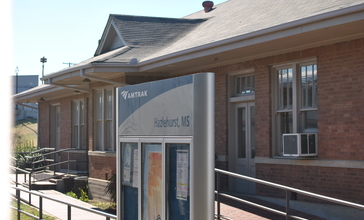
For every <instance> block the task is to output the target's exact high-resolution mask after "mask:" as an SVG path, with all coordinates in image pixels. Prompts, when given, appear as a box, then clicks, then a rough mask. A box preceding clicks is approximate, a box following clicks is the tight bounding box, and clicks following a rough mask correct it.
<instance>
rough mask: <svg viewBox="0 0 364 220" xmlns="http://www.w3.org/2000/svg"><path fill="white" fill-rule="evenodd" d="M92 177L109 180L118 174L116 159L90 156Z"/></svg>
mask: <svg viewBox="0 0 364 220" xmlns="http://www.w3.org/2000/svg"><path fill="white" fill-rule="evenodd" d="M89 159H90V161H89V162H90V165H89V167H90V177H92V178H98V179H103V180H107V179H109V178H110V177H111V176H112V174H115V173H116V157H108V156H89Z"/></svg>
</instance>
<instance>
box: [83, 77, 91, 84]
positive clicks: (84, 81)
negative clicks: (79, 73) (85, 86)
mask: <svg viewBox="0 0 364 220" xmlns="http://www.w3.org/2000/svg"><path fill="white" fill-rule="evenodd" d="M82 82H83V83H90V82H91V80H90V79H89V78H84V79H83V80H82Z"/></svg>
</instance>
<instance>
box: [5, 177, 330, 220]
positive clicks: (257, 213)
mask: <svg viewBox="0 0 364 220" xmlns="http://www.w3.org/2000/svg"><path fill="white" fill-rule="evenodd" d="M11 176H12V177H11V179H13V180H15V174H13V175H11ZM19 180H23V176H20V177H19ZM19 187H20V186H19ZM12 190H13V189H12ZM34 191H35V190H34ZM36 192H39V193H41V194H43V195H45V196H48V197H51V198H54V199H57V200H61V201H64V202H68V203H71V204H75V205H78V206H82V207H86V208H91V209H96V210H97V208H96V207H95V206H92V205H90V204H89V203H86V202H82V201H80V200H78V199H74V198H72V197H69V196H67V195H65V194H63V193H60V192H58V191H56V190H37V191H36ZM11 193H12V194H15V190H13V191H12V192H11ZM20 195H21V198H22V199H23V200H24V201H29V194H28V193H25V192H21V193H20ZM242 198H243V199H246V200H249V201H251V202H255V203H259V204H262V205H265V206H268V207H270V208H274V209H278V210H280V211H284V210H285V208H284V207H282V206H279V205H276V204H272V203H269V202H266V201H263V200H259V199H256V198H254V197H242ZM220 201H221V205H220V207H221V210H220V214H221V217H220V219H222V220H231V219H233V220H240V219H244V220H266V219H274V220H281V219H282V220H283V219H286V217H285V216H281V215H278V214H275V213H272V212H269V211H265V210H262V209H260V208H256V207H253V206H250V205H246V204H242V203H240V202H237V201H234V200H231V199H226V198H221V199H220ZM31 204H32V205H34V206H36V207H39V196H36V195H32V197H31ZM67 210H68V206H67V205H65V204H62V203H58V202H55V201H52V200H49V199H43V213H44V214H47V213H48V214H50V215H52V216H54V217H56V218H57V219H61V220H67V219H68V218H67V217H68V214H67ZM215 213H217V203H216V202H215ZM291 214H298V215H299V216H300V217H303V218H307V219H317V220H321V219H323V218H319V217H317V216H312V215H307V214H305V213H298V212H294V213H291ZM71 218H72V219H74V220H99V219H100V220H101V219H106V217H103V216H101V215H98V214H94V213H91V212H87V211H84V210H82V209H78V208H73V207H72V208H71Z"/></svg>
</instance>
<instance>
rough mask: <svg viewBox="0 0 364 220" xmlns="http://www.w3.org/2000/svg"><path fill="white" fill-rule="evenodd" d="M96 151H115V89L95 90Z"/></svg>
mask: <svg viewBox="0 0 364 220" xmlns="http://www.w3.org/2000/svg"><path fill="white" fill-rule="evenodd" d="M94 99H95V100H94V103H95V108H94V109H95V150H98V151H114V150H115V148H114V141H113V140H114V136H115V135H114V132H115V131H114V130H115V129H114V89H113V88H104V89H98V90H95V93H94Z"/></svg>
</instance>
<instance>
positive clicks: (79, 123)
mask: <svg viewBox="0 0 364 220" xmlns="http://www.w3.org/2000/svg"><path fill="white" fill-rule="evenodd" d="M71 120H72V129H71V130H72V148H76V149H83V148H84V140H83V137H84V132H85V130H84V129H85V123H84V120H85V119H84V101H83V100H73V101H72V119H71Z"/></svg>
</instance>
